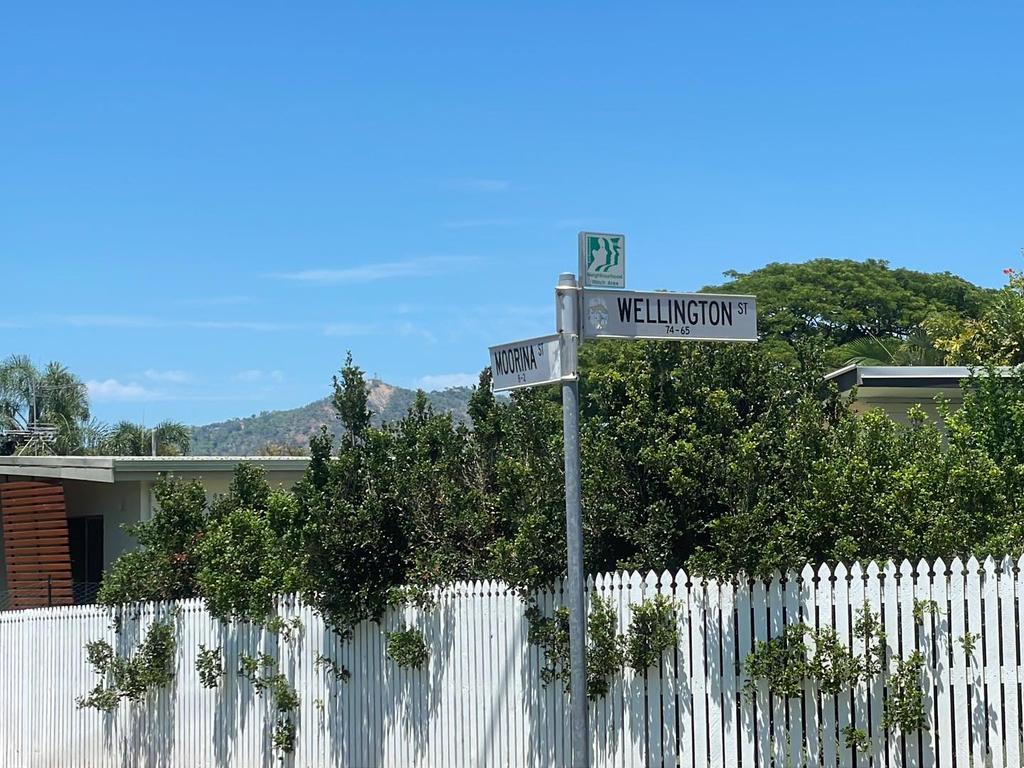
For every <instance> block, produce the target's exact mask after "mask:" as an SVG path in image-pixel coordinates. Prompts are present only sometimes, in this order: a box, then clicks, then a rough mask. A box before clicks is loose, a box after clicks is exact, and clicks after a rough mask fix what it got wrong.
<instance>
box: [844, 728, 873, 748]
mask: <svg viewBox="0 0 1024 768" xmlns="http://www.w3.org/2000/svg"><path fill="white" fill-rule="evenodd" d="M842 736H843V742H844V743H845V745H846V748H847V749H856V750H857V751H858V752H859V753H861V754H864V753H865V752H867V751H868V750H869V749H871V739H869V738H868V732H867V731H865V730H864V729H863V728H857V727H856V726H853V725H847V726H845V727H844V728H843V729H842Z"/></svg>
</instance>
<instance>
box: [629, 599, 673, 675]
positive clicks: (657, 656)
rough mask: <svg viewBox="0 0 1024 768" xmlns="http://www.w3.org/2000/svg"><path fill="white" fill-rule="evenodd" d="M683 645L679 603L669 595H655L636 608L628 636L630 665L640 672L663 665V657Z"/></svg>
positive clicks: (635, 606) (634, 607)
mask: <svg viewBox="0 0 1024 768" xmlns="http://www.w3.org/2000/svg"><path fill="white" fill-rule="evenodd" d="M678 642H679V628H678V626H677V625H676V613H675V604H674V603H673V602H672V600H670V599H669V598H668V597H667V596H666V595H655V596H654V598H653V599H651V600H644V601H643V602H641V603H638V604H636V605H634V606H633V616H632V618H631V619H630V622H629V633H628V634H627V635H626V655H625V658H626V662H627V663H628V664H629V666H631V667H632V668H633V669H634V670H636V671H637V672H640V673H643V672H646V671H647V670H648V669H650V668H651V667H653V666H657V665H659V664H660V663H661V657H662V655H663V654H664V653H665V651H667V650H668V649H669V648H674V647H675V646H676V644H677V643H678Z"/></svg>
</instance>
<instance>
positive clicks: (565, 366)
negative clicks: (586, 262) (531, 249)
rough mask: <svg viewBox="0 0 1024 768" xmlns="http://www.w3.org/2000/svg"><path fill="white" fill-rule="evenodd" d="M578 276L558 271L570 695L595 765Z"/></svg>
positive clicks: (575, 730) (583, 745)
mask: <svg viewBox="0 0 1024 768" xmlns="http://www.w3.org/2000/svg"><path fill="white" fill-rule="evenodd" d="M578 290H579V289H578V288H577V284H576V277H575V275H572V274H570V273H563V274H561V275H559V277H558V287H557V288H556V289H555V297H556V300H557V304H558V333H559V336H560V337H561V338H560V347H561V350H560V351H561V357H562V433H563V440H564V443H565V540H566V547H567V549H568V573H567V576H568V578H567V579H566V587H567V593H566V602H567V603H568V605H569V664H570V676H569V696H570V702H569V703H570V708H571V709H570V713H571V715H572V723H571V726H572V730H571V736H572V738H571V743H572V766H573V768H589V766H590V734H589V729H588V728H587V668H586V645H587V614H586V604H585V601H584V594H583V586H584V576H583V523H582V514H581V510H580V507H581V505H580V496H581V491H580V408H579V376H578V373H577V365H576V347H577V345H578V343H579V336H580V333H579V330H580V329H579V318H578V307H579V304H578V301H577V293H578Z"/></svg>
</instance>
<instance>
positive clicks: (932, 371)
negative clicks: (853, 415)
mask: <svg viewBox="0 0 1024 768" xmlns="http://www.w3.org/2000/svg"><path fill="white" fill-rule="evenodd" d="M971 370H972V369H971V368H969V367H967V366H963V365H877V366H876V365H857V364H852V365H847V366H846V367H845V368H840V369H839V370H837V371H833V372H832V373H830V374H827V375H826V376H825V381H831V382H834V383H835V385H836V386H837V387H838V388H839V393H840V394H843V395H850V394H852V392H853V389H854V388H855V387H856V390H857V398H856V400H854V401H853V402H852V404H851V406H852V408H853V410H854V411H856V412H858V413H864V412H866V411H869V410H874V409H876V408H881V409H882V410H884V411H885V413H886V414H887V415H888V416H889V418H891V419H893V420H894V421H901V422H906V421H907V411H908V410H910V408H911V407H912V406H915V405H919V406H921V408H922V409H923V410H924V412H925V413H926V414H927V415H928V417H929V418H930V419H934V420H936V421H941V419H940V417H939V411H938V408H937V406H936V397H938V396H940V395H941V396H942V399H944V400H946V401H948V403H949V406H950V408H952V409H954V410H955V409H957V408H959V407H960V406H961V405H963V402H964V396H963V391H962V390H961V388H960V385H961V384H962V383H963V382H964V381H965V380H966V379H969V378H970V376H971ZM997 370H998V371H999V372H1000V374H1002V375H1003V376H1006V375H1008V374H1009V373H1010V372H1012V370H1013V369H1012V368H1009V367H1005V366H1004V367H1000V368H998V369H997Z"/></svg>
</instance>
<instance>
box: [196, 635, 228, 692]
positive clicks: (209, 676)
mask: <svg viewBox="0 0 1024 768" xmlns="http://www.w3.org/2000/svg"><path fill="white" fill-rule="evenodd" d="M196 673H197V674H198V675H199V682H200V683H202V685H203V687H204V688H216V687H217V686H218V685H219V684H220V679H221V677H223V676H224V658H223V656H222V655H221V647H220V646H219V645H218V646H217V647H216V648H207V647H206V646H205V645H202V644H200V646H199V651H198V653H197V654H196Z"/></svg>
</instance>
